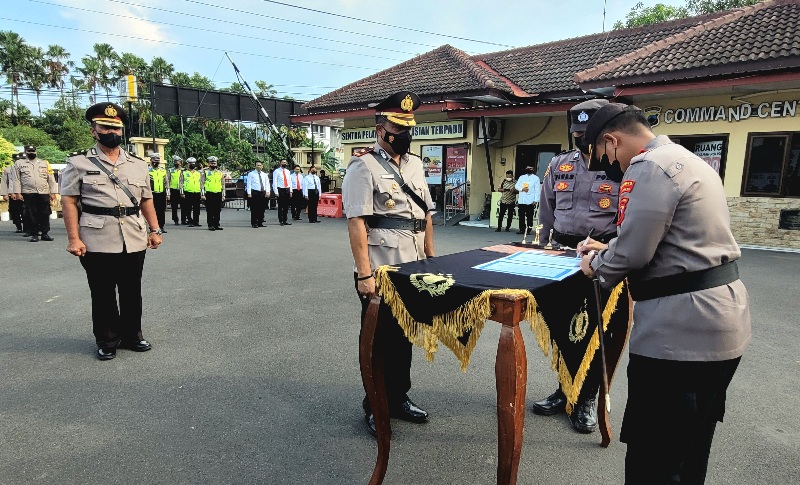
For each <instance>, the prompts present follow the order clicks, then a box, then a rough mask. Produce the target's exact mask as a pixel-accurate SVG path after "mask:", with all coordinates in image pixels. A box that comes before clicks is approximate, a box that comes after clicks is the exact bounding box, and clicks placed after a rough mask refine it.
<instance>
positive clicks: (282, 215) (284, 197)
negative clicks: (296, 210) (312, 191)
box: [278, 188, 292, 222]
mask: <svg viewBox="0 0 800 485" xmlns="http://www.w3.org/2000/svg"><path fill="white" fill-rule="evenodd" d="M291 190H292V189H288V188H287V189H278V222H286V219H287V218H288V216H289V199H290V197H291V194H290V193H289V192H290V191H291Z"/></svg>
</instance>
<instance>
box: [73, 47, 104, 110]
mask: <svg viewBox="0 0 800 485" xmlns="http://www.w3.org/2000/svg"><path fill="white" fill-rule="evenodd" d="M81 63H82V65H81V66H80V67H78V68H77V69H78V72H79V73H81V75H83V79H80V80H75V79H73V81H77V83H76V84H77V88H78V89H79V90H81V91H86V92H87V93H89V104H94V103H95V102H96V101H97V87H98V86H99V85H100V76H101V74H100V63H99V62H98V61H97V59H95V58H94V57H92V56H83V58H82V59H81Z"/></svg>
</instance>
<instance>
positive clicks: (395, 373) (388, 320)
mask: <svg viewBox="0 0 800 485" xmlns="http://www.w3.org/2000/svg"><path fill="white" fill-rule="evenodd" d="M357 276H358V275H357V274H356V273H353V278H354V279H355V278H356V277H357ZM355 287H356V294H357V292H358V281H355ZM358 301H359V302H361V326H362V327H363V326H364V317H365V316H366V314H367V307H369V300H364V299H363V298H361V295H359V296H358ZM375 339H376V340H377V341H378V347H376V348H375V349H374V350H373V352H375V353H376V354H377V355H379V356H381V357H382V358H383V380H384V382H385V383H386V395H387V397H388V401H389V405H390V406H391V405H392V404H395V403H400V402H402V401H405V400H406V394H407V393H408V391H409V389H411V342H409V341H408V339H407V338H406V336H405V335H404V334H403V329H402V328H401V327H400V324H398V323H397V319H396V318H394V315H392V311H391V310H390V309H389V307H388V306H386V304H384V303H381V306H380V309H379V310H378V328H377V330H376V333H375Z"/></svg>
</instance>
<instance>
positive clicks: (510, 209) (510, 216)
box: [497, 203, 516, 229]
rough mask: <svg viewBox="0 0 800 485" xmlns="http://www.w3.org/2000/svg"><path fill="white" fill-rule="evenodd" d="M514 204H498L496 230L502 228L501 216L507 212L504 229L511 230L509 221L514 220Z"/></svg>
mask: <svg viewBox="0 0 800 485" xmlns="http://www.w3.org/2000/svg"><path fill="white" fill-rule="evenodd" d="M515 205H516V204H503V203H500V216H499V217H498V218H497V228H498V229H500V228H501V227H503V216H505V215H506V211H508V222H506V229H510V228H511V220H512V219H513V218H514V206H515Z"/></svg>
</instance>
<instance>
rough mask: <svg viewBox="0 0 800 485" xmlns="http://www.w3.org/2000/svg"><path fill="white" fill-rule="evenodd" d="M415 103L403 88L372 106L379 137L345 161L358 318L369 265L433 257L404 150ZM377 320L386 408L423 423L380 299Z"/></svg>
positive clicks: (422, 200) (406, 361)
mask: <svg viewBox="0 0 800 485" xmlns="http://www.w3.org/2000/svg"><path fill="white" fill-rule="evenodd" d="M419 106H420V99H419V97H418V96H417V95H416V94H414V93H412V92H409V91H401V92H398V93H395V94H393V95H391V96H389V97H388V98H386V99H385V100H384V101H382V102H381V103H378V104H375V105H372V107H373V108H374V109H375V133H376V135H377V138H378V140H377V142H376V143H375V145H373V146H372V147H370V148H368V149H366V150H363V151H361V152H359V153H356V154H355V155H354V156H353V157H352V158H351V159H350V162H349V163H348V166H347V174H346V175H345V179H344V182H343V185H342V201H343V204H344V211H345V212H346V213H347V217H348V221H347V228H348V232H349V234H350V247H351V250H352V253H353V258H354V260H355V274H354V277H355V286H356V291H357V292H358V295H359V297H360V299H361V300H360V301H361V319H362V323H363V320H364V316H365V314H366V311H367V307H368V306H369V302H370V300H371V299H372V296H373V295H374V294H375V279H374V277H373V271H375V269H377V268H378V266H381V265H385V264H399V263H406V262H409V261H417V260H420V259H425V258H427V257H432V256H433V255H434V247H433V224H432V223H431V216H430V213H429V212H428V211H429V208H431V207H433V201H432V200H431V196H430V191H429V190H428V185H427V184H426V183H425V170H424V168H423V166H422V160H421V159H420V158H419V157H418V156H417V155H414V154H412V153H410V152H409V148H410V145H411V131H410V130H411V128H412V127H413V126H415V125H416V122H415V121H414V110H416V109H417V108H418V107H419ZM398 180H400V181H401V182H403V183H398ZM406 190H407V191H406ZM378 319H379V320H380V322H379V324H378V332H379V333H381V336H379V337H378V341H381V342H383V344H382V345H383V347H382V348H381V349H380V350H379V351H378V352H379V353H380V354H381V355H383V360H384V364H383V365H384V374H385V382H386V392H387V397H388V400H389V411H390V414H391V416H392V417H394V418H397V419H403V420H406V421H411V422H415V423H424V422H426V421H427V420H428V413H427V412H425V411H424V410H422V409H421V408H419V407H418V406H417V405H415V404H414V403H413V402H412V401H411V400H410V399H409V397H408V395H407V393H408V391H409V389H410V388H411V375H410V373H411V343H410V342H409V341H408V339H407V338H406V337H405V335H404V334H403V330H402V329H401V328H400V325H399V324H398V323H397V320H395V319H394V318H393V317H392V313H391V311H390V310H389V308H388V307H387V306H386V305H385V304H381V307H380V311H379V314H378ZM363 407H364V412H365V419H366V422H367V427H368V430H369V431H370V432H371V433H372V434H373V435H374V434H375V424H374V420H373V417H372V413H371V411H370V408H369V406H368V403H367V400H366V398H365V399H364V406H363Z"/></svg>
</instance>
